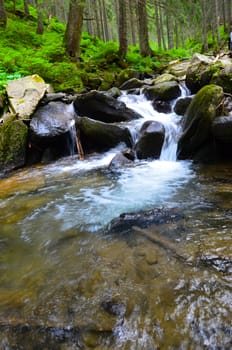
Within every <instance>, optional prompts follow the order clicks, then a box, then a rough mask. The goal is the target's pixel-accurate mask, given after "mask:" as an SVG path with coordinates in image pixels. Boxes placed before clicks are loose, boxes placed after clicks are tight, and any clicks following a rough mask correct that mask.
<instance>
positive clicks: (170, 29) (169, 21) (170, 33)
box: [166, 14, 174, 50]
mask: <svg viewBox="0 0 232 350" xmlns="http://www.w3.org/2000/svg"><path fill="white" fill-rule="evenodd" d="M166 24H167V35H168V49H169V50H170V49H173V47H174V40H173V25H172V17H171V16H170V14H167V15H166Z"/></svg>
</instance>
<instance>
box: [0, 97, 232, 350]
mask: <svg viewBox="0 0 232 350" xmlns="http://www.w3.org/2000/svg"><path fill="white" fill-rule="evenodd" d="M121 99H122V100H124V101H125V102H126V103H127V104H128V106H130V107H132V108H134V109H135V110H137V111H139V112H140V113H141V114H142V115H143V117H144V119H143V121H144V120H148V119H155V120H160V121H162V123H163V124H164V125H165V130H166V138H165V144H164V147H163V150H162V154H161V159H160V160H154V161H136V162H135V164H134V166H132V167H128V168H125V169H121V170H118V171H114V172H112V171H110V170H109V168H108V165H109V163H110V161H111V159H112V157H113V156H114V154H116V153H117V152H118V151H119V149H120V147H123V146H119V148H118V149H114V150H111V151H109V152H108V153H105V154H104V155H94V156H92V157H89V158H88V159H85V160H84V161H80V160H78V157H77V156H75V155H74V156H70V157H67V158H65V159H61V160H59V161H57V162H56V163H53V164H49V165H39V166H34V167H30V168H28V169H23V170H20V171H17V172H15V173H13V174H12V175H11V176H10V177H8V178H5V179H2V180H0V198H1V201H0V208H1V210H0V224H1V226H0V253H1V254H0V273H1V274H0V282H1V283H0V349H62V350H63V349H68V350H70V349H99V350H100V349H102V350H103V349H128V350H129V349H130V350H132V349H133V350H134V349H135V350H137V349H138V350H140V349H145V350H150V349H231V348H232V327H231V311H232V310H231V309H232V284H231V283H232V276H231V273H232V251H231V245H232V244H231V243H232V237H231V234H232V224H231V220H232V180H231V179H232V164H217V165H204V166H196V165H193V164H192V163H191V162H188V161H176V160H175V153H176V143H177V140H178V137H179V134H180V131H181V130H180V118H179V117H178V116H176V115H175V113H170V114H162V113H157V112H155V111H154V110H153V109H152V108H151V105H150V103H149V102H148V101H146V100H145V99H144V97H143V95H140V96H135V95H130V96H129V95H123V96H122V97H121ZM140 126H141V121H134V122H131V123H129V127H130V128H131V129H133V135H134V139H136V137H137V136H136V135H137V132H138V129H139V128H140ZM154 207H157V208H161V207H165V208H166V209H167V210H169V209H170V210H172V208H175V210H176V211H177V212H178V213H179V214H181V215H179V219H176V220H169V221H168V222H167V223H162V224H160V225H152V226H150V227H148V228H146V229H141V228H139V227H132V228H131V230H130V232H127V233H124V234H116V233H115V232H111V230H110V226H109V223H110V221H111V220H112V219H114V218H116V217H118V216H119V215H120V214H121V213H124V212H135V211H139V210H147V209H151V208H154Z"/></svg>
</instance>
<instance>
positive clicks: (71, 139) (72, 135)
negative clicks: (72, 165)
mask: <svg viewBox="0 0 232 350" xmlns="http://www.w3.org/2000/svg"><path fill="white" fill-rule="evenodd" d="M68 150H69V155H70V156H74V154H76V153H77V146H76V128H75V120H74V119H73V120H72V121H71V123H70V129H69V132H68Z"/></svg>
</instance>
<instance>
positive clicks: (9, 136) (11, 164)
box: [0, 120, 28, 170]
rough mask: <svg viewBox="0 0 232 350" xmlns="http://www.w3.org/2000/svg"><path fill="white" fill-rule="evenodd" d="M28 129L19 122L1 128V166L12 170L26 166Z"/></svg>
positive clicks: (6, 124)
mask: <svg viewBox="0 0 232 350" xmlns="http://www.w3.org/2000/svg"><path fill="white" fill-rule="evenodd" d="M27 135H28V128H27V126H26V125H25V124H24V123H23V122H22V121H19V120H14V121H9V122H5V123H3V124H2V125H1V127H0V166H1V168H2V170H11V169H14V168H18V167H20V166H23V165H24V164H25V154H26V143H27Z"/></svg>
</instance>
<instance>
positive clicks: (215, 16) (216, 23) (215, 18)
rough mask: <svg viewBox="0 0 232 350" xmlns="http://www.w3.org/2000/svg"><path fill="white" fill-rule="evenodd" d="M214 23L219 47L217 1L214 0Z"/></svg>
mask: <svg viewBox="0 0 232 350" xmlns="http://www.w3.org/2000/svg"><path fill="white" fill-rule="evenodd" d="M214 21H215V32H216V38H217V45H219V46H220V45H221V36H220V30H219V26H220V23H219V10H218V0H214Z"/></svg>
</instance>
